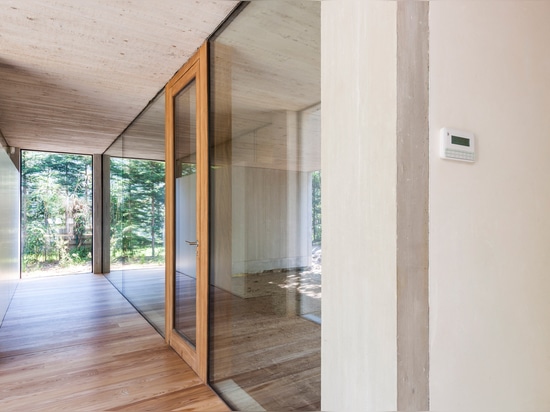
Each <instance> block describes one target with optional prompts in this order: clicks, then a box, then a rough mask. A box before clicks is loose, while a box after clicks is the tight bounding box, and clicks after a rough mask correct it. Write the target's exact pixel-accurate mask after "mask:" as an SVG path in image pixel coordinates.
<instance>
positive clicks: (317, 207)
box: [311, 171, 322, 243]
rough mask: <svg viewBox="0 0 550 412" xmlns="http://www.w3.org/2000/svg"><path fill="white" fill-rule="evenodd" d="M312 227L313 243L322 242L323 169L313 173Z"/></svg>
mask: <svg viewBox="0 0 550 412" xmlns="http://www.w3.org/2000/svg"><path fill="white" fill-rule="evenodd" d="M311 179H312V182H311V186H312V197H313V201H312V222H311V223H312V228H313V243H321V238H322V225H321V171H316V172H313V173H312V176H311Z"/></svg>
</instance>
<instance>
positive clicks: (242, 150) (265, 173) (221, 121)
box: [209, 1, 322, 410]
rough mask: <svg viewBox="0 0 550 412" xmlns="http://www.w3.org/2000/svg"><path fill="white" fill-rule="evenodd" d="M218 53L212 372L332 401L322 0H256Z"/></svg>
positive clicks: (292, 399) (304, 406) (300, 404)
mask: <svg viewBox="0 0 550 412" xmlns="http://www.w3.org/2000/svg"><path fill="white" fill-rule="evenodd" d="M210 57H211V59H210V62H211V63H210V64H211V66H210V73H211V79H210V90H211V96H210V99H211V101H210V104H211V112H210V116H211V117H210V121H211V123H210V130H211V136H210V162H211V164H210V179H211V180H210V199H211V209H210V236H211V238H210V334H209V336H210V341H209V350H210V353H209V356H210V358H209V362H210V363H209V365H210V369H209V380H210V383H211V384H212V386H213V387H214V388H215V389H216V390H217V391H218V392H219V393H220V394H221V395H222V397H223V398H224V399H225V400H226V401H227V402H228V403H229V404H230V406H231V407H232V408H233V409H234V410H295V409H299V410H320V408H321V404H320V392H321V387H320V366H321V365H320V348H321V327H320V323H321V237H322V234H321V208H320V207H321V203H320V199H321V193H320V181H321V155H320V143H321V134H320V115H321V103H320V101H321V93H320V2H311V1H261V2H250V3H249V4H248V5H247V6H246V8H244V9H242V11H241V12H240V13H239V14H238V15H237V16H236V17H235V18H234V19H233V20H232V21H231V23H229V25H228V26H227V27H226V29H225V30H223V31H222V32H221V33H219V34H217V36H216V37H215V40H214V41H213V42H212V44H211V56H210Z"/></svg>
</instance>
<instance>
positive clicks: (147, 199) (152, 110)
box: [104, 93, 165, 335]
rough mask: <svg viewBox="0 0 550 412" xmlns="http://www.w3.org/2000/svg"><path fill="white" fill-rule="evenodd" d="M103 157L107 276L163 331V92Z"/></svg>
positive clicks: (162, 332)
mask: <svg viewBox="0 0 550 412" xmlns="http://www.w3.org/2000/svg"><path fill="white" fill-rule="evenodd" d="M105 155H106V156H105V158H104V171H105V170H108V171H109V173H110V198H111V199H110V204H111V234H110V256H111V263H110V266H111V268H110V269H111V272H110V273H108V274H106V277H107V278H108V279H109V280H110V281H111V282H112V283H113V285H114V286H115V287H116V288H117V289H118V290H119V291H120V292H121V293H122V294H123V295H124V296H125V297H126V299H128V300H129V301H130V303H132V305H134V306H135V307H136V309H137V310H138V311H140V312H141V314H142V315H143V316H144V317H145V318H146V319H147V320H148V321H149V322H150V323H151V324H152V325H153V326H154V327H155V328H156V329H157V330H158V331H159V332H160V333H161V334H163V335H164V328H165V325H164V322H165V315H164V307H165V297H164V287H165V278H164V179H165V169H164V158H165V156H164V93H161V94H159V95H158V96H157V97H156V98H155V99H154V100H153V101H152V102H151V103H150V104H149V105H148V106H147V108H146V109H145V110H144V111H143V112H142V113H141V114H140V115H139V116H138V118H137V119H136V120H135V121H134V122H133V123H132V124H131V125H130V126H129V127H128V129H126V130H125V131H124V133H123V134H122V135H121V136H120V137H119V138H118V139H117V140H116V141H115V142H114V143H113V145H112V146H111V147H110V148H109V150H107V152H106V153H105Z"/></svg>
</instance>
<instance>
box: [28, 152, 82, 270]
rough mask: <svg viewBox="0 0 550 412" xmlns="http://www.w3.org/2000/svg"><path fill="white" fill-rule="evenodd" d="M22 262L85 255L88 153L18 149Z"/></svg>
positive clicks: (69, 260) (65, 259)
mask: <svg viewBox="0 0 550 412" xmlns="http://www.w3.org/2000/svg"><path fill="white" fill-rule="evenodd" d="M21 166H22V167H21V178H22V179H21V180H22V181H21V186H22V235H23V242H24V243H23V262H24V264H25V265H26V264H27V263H38V262H40V261H42V262H47V261H56V263H61V262H63V263H71V256H74V255H75V252H77V253H76V255H77V257H78V258H79V259H82V258H89V256H90V255H91V243H90V242H88V243H86V238H88V239H89V237H90V236H89V235H90V233H91V213H90V210H91V207H90V205H91V200H92V199H91V197H92V190H91V167H92V159H91V156H82V155H66V154H57V153H44V152H30V151H23V152H22V164H21Z"/></svg>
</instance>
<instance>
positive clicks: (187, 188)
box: [175, 174, 197, 278]
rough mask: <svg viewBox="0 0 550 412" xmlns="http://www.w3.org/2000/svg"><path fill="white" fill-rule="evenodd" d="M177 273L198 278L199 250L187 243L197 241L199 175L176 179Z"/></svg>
mask: <svg viewBox="0 0 550 412" xmlns="http://www.w3.org/2000/svg"><path fill="white" fill-rule="evenodd" d="M175 188H176V211H177V213H176V246H175V252H176V262H175V265H176V271H178V272H180V273H184V274H186V275H187V276H191V277H193V278H196V277H197V272H196V271H197V248H196V247H195V246H191V245H188V244H187V243H186V242H185V241H186V240H188V241H190V242H194V241H196V240H197V175H196V174H191V175H187V176H182V177H178V178H177V179H176V184H175Z"/></svg>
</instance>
